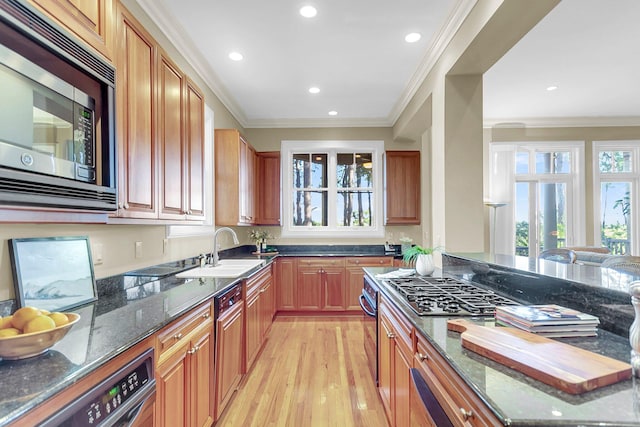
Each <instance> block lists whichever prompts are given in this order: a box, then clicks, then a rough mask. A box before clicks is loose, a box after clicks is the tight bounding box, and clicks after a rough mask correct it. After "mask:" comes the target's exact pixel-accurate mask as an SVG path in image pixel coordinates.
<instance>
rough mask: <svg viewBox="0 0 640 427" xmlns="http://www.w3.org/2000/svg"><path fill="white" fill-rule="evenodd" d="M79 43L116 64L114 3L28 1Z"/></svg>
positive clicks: (94, 0)
mask: <svg viewBox="0 0 640 427" xmlns="http://www.w3.org/2000/svg"><path fill="white" fill-rule="evenodd" d="M29 1H30V2H31V3H32V4H33V5H34V6H36V8H38V9H39V10H41V11H42V12H44V13H45V14H47V15H48V16H49V17H51V18H53V20H54V21H56V22H57V23H58V24H60V25H62V26H63V27H65V29H67V30H69V31H70V32H72V33H73V34H75V35H76V36H77V37H78V38H79V39H81V40H82V41H84V42H85V43H87V44H88V45H90V46H91V47H93V48H94V49H95V50H96V51H98V52H99V53H101V54H102V55H103V56H104V57H105V58H107V59H108V60H110V61H113V60H114V58H113V56H112V53H113V47H112V46H113V41H112V37H113V35H112V29H113V21H112V18H113V7H114V2H113V1H112V0H29Z"/></svg>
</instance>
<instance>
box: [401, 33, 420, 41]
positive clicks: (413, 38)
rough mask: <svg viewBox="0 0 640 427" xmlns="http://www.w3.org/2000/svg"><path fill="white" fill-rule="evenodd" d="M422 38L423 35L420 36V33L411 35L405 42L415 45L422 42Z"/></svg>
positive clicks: (405, 38)
mask: <svg viewBox="0 0 640 427" xmlns="http://www.w3.org/2000/svg"><path fill="white" fill-rule="evenodd" d="M421 37H422V35H420V33H409V34H407V35H406V36H404V41H406V42H407V43H415V42H417V41H418V40H420V38H421Z"/></svg>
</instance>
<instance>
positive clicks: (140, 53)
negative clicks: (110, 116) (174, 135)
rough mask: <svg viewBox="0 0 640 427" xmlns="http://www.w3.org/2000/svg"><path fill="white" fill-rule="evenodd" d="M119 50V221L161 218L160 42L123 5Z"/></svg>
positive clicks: (119, 31) (118, 20)
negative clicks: (158, 167) (157, 106)
mask: <svg viewBox="0 0 640 427" xmlns="http://www.w3.org/2000/svg"><path fill="white" fill-rule="evenodd" d="M116 46H117V48H116V52H117V55H116V70H117V71H116V72H117V79H118V85H117V87H116V102H117V108H116V114H117V122H118V126H117V129H118V131H117V138H118V139H117V143H118V147H117V150H118V212H117V216H119V217H125V218H145V219H146V218H157V217H158V186H157V179H158V173H157V170H156V165H157V152H156V147H157V145H156V117H155V114H154V112H155V102H156V101H155V88H156V73H155V70H156V55H157V49H156V43H155V41H154V40H153V38H152V37H151V36H150V35H149V34H148V33H147V32H146V31H145V29H144V27H143V26H142V25H141V24H140V23H139V22H138V21H137V20H136V19H135V18H134V17H133V15H131V14H130V13H129V12H128V11H127V10H126V9H125V8H124V7H123V6H122V5H121V4H120V3H118V6H117V41H116Z"/></svg>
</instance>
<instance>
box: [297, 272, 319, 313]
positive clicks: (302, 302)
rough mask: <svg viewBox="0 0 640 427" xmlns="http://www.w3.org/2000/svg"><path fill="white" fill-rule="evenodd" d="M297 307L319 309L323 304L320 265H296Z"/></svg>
mask: <svg viewBox="0 0 640 427" xmlns="http://www.w3.org/2000/svg"><path fill="white" fill-rule="evenodd" d="M297 277H298V281H297V283H296V287H297V288H298V303H297V306H298V309H299V310H320V309H322V307H323V306H324V298H323V297H324V292H323V288H324V276H323V274H322V267H302V266H300V265H298V275H297Z"/></svg>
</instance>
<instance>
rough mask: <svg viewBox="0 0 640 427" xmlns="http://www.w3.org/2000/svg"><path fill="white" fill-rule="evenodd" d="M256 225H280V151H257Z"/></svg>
mask: <svg viewBox="0 0 640 427" xmlns="http://www.w3.org/2000/svg"><path fill="white" fill-rule="evenodd" d="M257 156H258V168H257V174H258V179H257V181H258V184H257V188H258V194H257V196H258V197H257V200H258V202H257V203H258V206H257V219H256V223H257V224H258V225H280V152H279V151H273V152H263V153H257Z"/></svg>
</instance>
